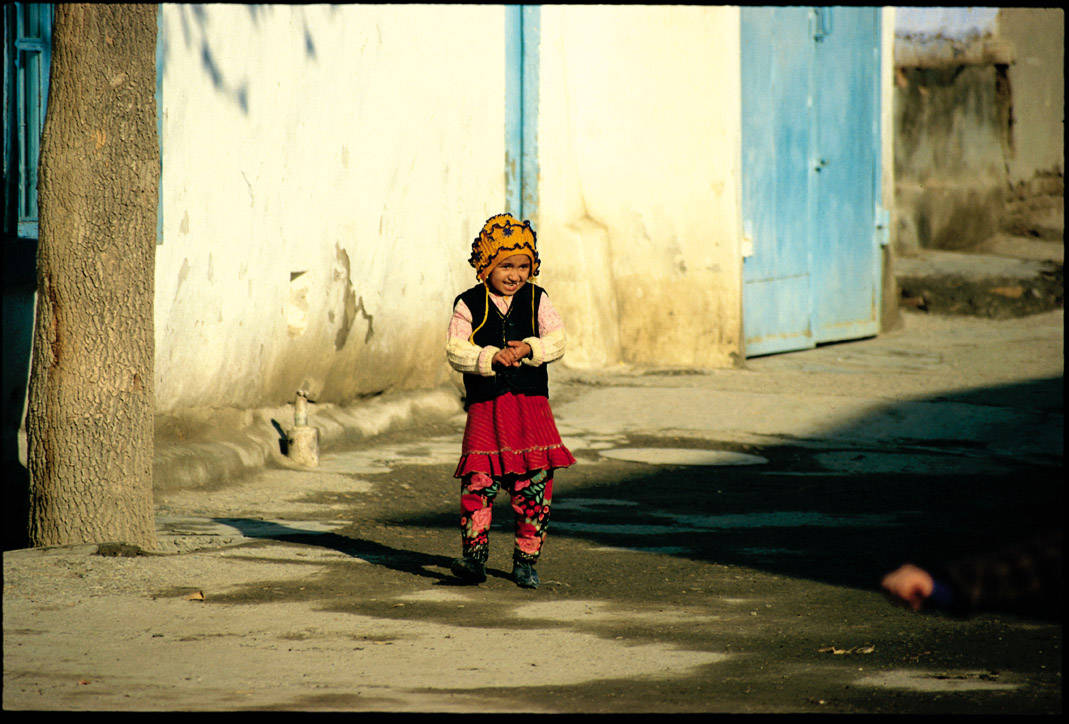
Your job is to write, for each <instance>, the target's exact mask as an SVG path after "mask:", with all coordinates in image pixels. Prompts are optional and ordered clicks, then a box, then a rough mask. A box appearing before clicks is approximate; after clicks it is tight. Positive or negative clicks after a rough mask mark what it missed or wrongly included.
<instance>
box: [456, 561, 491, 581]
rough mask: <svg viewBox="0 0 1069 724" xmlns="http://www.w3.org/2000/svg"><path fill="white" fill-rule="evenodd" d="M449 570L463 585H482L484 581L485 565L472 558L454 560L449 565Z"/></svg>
mask: <svg viewBox="0 0 1069 724" xmlns="http://www.w3.org/2000/svg"><path fill="white" fill-rule="evenodd" d="M449 570H450V571H452V572H453V575H454V576H456V577H457V578H459V579H460V580H462V581H464V582H465V583H482V582H483V581H485V580H486V565H485V564H483V563H480V562H479V561H477V560H475V559H474V558H455V559H454V560H453V562H452V563H451V564H449Z"/></svg>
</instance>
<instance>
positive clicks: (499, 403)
mask: <svg viewBox="0 0 1069 724" xmlns="http://www.w3.org/2000/svg"><path fill="white" fill-rule="evenodd" d="M574 463H575V458H574V457H572V453H571V452H570V451H569V450H568V448H566V447H565V446H564V443H563V442H562V441H561V439H560V433H559V432H557V423H556V422H554V420H553V412H552V411H551V410H550V409H549V400H548V399H547V398H545V397H541V396H537V395H531V396H528V395H514V394H512V393H510V392H507V393H505V394H503V395H501V396H500V397H495V398H494V399H492V400H487V401H485V402H476V403H475V404H473V405H471V406H470V407H469V408H468V424H467V426H466V427H465V428H464V442H463V444H462V447H461V454H460V462H459V463H458V464H457V471H456V473H454V477H457V478H462V477H464V476H465V475H469V474H471V473H486V474H487V475H490V476H492V477H500V476H502V475H509V474H513V475H522V474H524V473H528V472H531V471H533V470H552V469H555V468H566V467H568V466H569V465H573V464H574Z"/></svg>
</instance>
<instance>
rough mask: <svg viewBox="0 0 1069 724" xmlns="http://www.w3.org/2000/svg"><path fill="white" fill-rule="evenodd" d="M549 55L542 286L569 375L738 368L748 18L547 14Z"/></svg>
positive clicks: (578, 11)
mask: <svg viewBox="0 0 1069 724" xmlns="http://www.w3.org/2000/svg"><path fill="white" fill-rule="evenodd" d="M541 42H542V47H541V55H540V58H541V68H540V98H539V128H538V134H539V135H538V154H539V162H540V171H541V176H540V183H539V214H538V219H537V221H538V226H537V229H538V233H539V236H538V238H539V245H540V250H541V254H542V256H543V266H542V269H543V274H542V276H541V277H540V279H541V282H542V283H543V285H544V286H545V287H546V288H547V289H548V290H549V293H550V295H551V297H552V298H553V300H554V302H555V304H556V305H557V306H558V307H559V308H560V309H561V311H562V313H563V315H564V317H565V322H566V324H567V326H568V330H569V350H568V353H567V355H566V358H565V361H566V364H568V365H570V366H576V367H601V366H611V365H615V364H618V363H635V364H644V365H659V366H676V365H679V366H684V365H697V366H706V367H722V366H729V365H731V364H734V363H735V362H736V361H737V360H738V354H739V351H740V339H741V328H742V316H741V298H742V294H741V288H742V266H741V265H742V258H741V251H740V238H741V231H740V225H741V224H740V220H739V139H740V128H739V123H740V95H739V93H740V88H739V83H740V74H739V14H738V8H734V7H689V6H596V5H595V6H557V5H548V6H543V7H542V10H541Z"/></svg>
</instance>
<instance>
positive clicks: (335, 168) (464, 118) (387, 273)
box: [156, 5, 505, 412]
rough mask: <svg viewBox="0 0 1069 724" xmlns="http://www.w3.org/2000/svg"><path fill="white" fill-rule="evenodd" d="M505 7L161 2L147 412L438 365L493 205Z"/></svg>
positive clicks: (247, 401)
mask: <svg viewBox="0 0 1069 724" xmlns="http://www.w3.org/2000/svg"><path fill="white" fill-rule="evenodd" d="M503 13H504V10H503V8H502V7H501V6H448V5H439V6H433V7H425V6H416V5H395V6H368V5H338V6H333V7H328V6H324V5H261V6H252V5H204V6H190V5H163V6H162V8H161V18H160V64H161V76H160V78H161V90H160V109H161V144H162V148H163V172H162V182H161V186H162V188H161V206H162V244H161V245H160V246H159V247H158V253H157V265H156V347H157V348H156V393H157V405H158V409H159V410H160V411H161V412H165V411H168V410H172V409H175V408H182V407H189V406H203V405H217V406H235V407H251V406H258V405H270V404H279V403H281V402H283V401H286V400H291V399H292V396H293V393H294V391H295V390H296V389H297V388H298V387H305V388H307V389H309V390H310V391H311V392H312V393H313V395H315V396H316V397H318V398H321V399H324V400H330V401H335V402H338V401H349V400H351V399H352V398H353V397H355V396H357V395H361V394H368V393H373V392H376V391H380V390H383V389H388V388H412V387H422V386H433V385H436V384H439V383H441V382H443V381H444V380H445V379H446V378H447V375H448V370H447V368H446V366H445V364H444V361H443V352H442V342H443V335H444V330H445V325H446V323H447V320H448V316H449V309H448V306H449V302H450V301H451V300H452V298H453V296H454V295H455V294H456V293H457V292H458V291H460V290H462V289H464V288H466V287H467V286H469V285H470V284H471V283H473V281H474V280H473V277H472V272H471V269H470V267H468V265H467V263H466V257H467V254H468V252H469V251H470V248H469V246H470V242H471V238H472V237H473V236H474V235H475V233H476V232H477V230H478V229H479V227H480V226H481V224H482V222H483V221H484V220H485V219H486V218H487V217H489V216H490V215H492V214H493V213H497V212H498V211H500V209H501V206H502V205H503V203H504V196H505V189H504V184H505V178H504V164H503V158H504V131H503V128H504V92H505V84H504V65H503V63H504V45H503V43H504V39H503V27H504V15H503Z"/></svg>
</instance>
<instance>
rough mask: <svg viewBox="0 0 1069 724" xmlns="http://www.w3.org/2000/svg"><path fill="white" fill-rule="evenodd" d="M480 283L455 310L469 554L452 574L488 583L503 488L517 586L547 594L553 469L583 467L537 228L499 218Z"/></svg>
mask: <svg viewBox="0 0 1069 724" xmlns="http://www.w3.org/2000/svg"><path fill="white" fill-rule="evenodd" d="M468 261H469V263H470V264H471V265H472V266H473V267H475V275H476V277H477V278H478V280H479V282H480V283H479V284H477V285H475V286H474V287H472V288H471V289H469V290H467V291H466V292H464V293H463V294H461V295H459V296H458V297H457V298H456V299H455V300H454V302H453V318H452V320H451V321H450V324H449V336H448V339H447V342H446V357H447V359H448V360H449V364H450V365H451V366H452V367H453V368H454V369H456V370H458V371H460V372H463V373H464V390H465V393H466V398H465V407H466V409H467V411H468V422H467V426H466V428H465V430H464V442H463V445H462V451H461V456H460V463H459V464H458V465H457V469H456V473H455V474H454V477H457V478H460V481H461V483H460V510H461V512H460V516H461V517H460V526H461V549H462V553H463V556H462V557H461V558H458V559H456V560H454V561H453V564H452V566H451V570H452V572H453V575H455V576H457V577H458V578H460V579H461V580H463V581H465V582H467V583H481V582H482V581H485V580H486V560H487V558H488V557H489V553H490V548H489V538H488V535H489V531H490V519H491V516H492V511H493V504H494V498H495V497H496V496H497V493H498V491H499V490H501V489H502V488H504V489H506V490H507V491H508V493H509V495H510V496H511V498H512V510H513V511H514V512H515V548H514V550H513V553H512V579H513V581H515V582H516V585H518V586H521V587H523V588H537V587H538V573H537V572H536V571H535V563H537V562H538V556H539V553H540V552H541V550H542V544H543V542H544V541H545V538H546V526H547V524H548V523H549V507H550V503H551V501H552V498H553V471H554V470H556V469H557V468H564V467H568V466H569V465H571V464H573V463H574V462H575V458H574V457H572V454H571V452H569V451H568V448H566V447H565V446H564V443H563V442H561V438H560V433H558V432H557V425H556V423H555V422H554V421H553V413H552V412H551V411H550V409H549V384H548V380H549V378H548V375H547V373H546V365H547V364H549V363H550V362H552V361H554V360H557V359H560V358H561V357H562V356H563V355H564V323H563V322H562V321H561V318H560V315H558V314H557V312H556V310H555V309H554V308H553V305H552V304H550V301H549V296H548V295H547V294H546V292H545V290H544V289H542V287H539V286H537V285H535V284H532V283H531V282H530V281H529V279H530V278H531V277H534V276H537V275H538V267H539V264H540V261H539V258H538V251H537V250H536V247H535V234H534V230H533V229H532V228H531V224H530V222H529V221H524V222H523V223H520V222H519V221H518V220H516V219H515V218H513V217H512V216H509V215H508V214H499V215H497V216H492V217H490V218H489V219H488V220H487V221H486V223H485V224H484V225H483V228H482V231H481V232H480V233H479V236H477V237H476V238H475V241H474V242H473V243H472V245H471V258H470V259H469V260H468Z"/></svg>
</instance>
